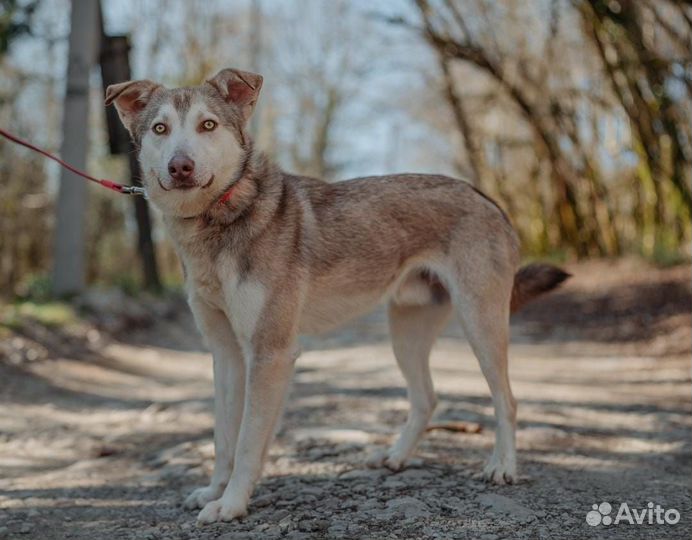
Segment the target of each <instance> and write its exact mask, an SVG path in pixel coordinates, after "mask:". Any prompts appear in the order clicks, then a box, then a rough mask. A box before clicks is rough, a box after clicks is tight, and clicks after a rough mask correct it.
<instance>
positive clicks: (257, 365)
mask: <svg viewBox="0 0 692 540" xmlns="http://www.w3.org/2000/svg"><path fill="white" fill-rule="evenodd" d="M294 360H295V357H294V354H293V351H292V349H291V348H290V347H285V348H284V347H281V348H276V349H273V350H270V351H266V352H263V353H256V354H254V355H253V358H252V359H251V360H250V362H249V363H248V367H247V369H248V373H247V388H246V392H245V406H244V408H243V421H242V424H241V427H240V433H239V435H238V444H237V446H236V452H235V465H234V467H233V473H232V474H231V479H230V481H229V482H228V485H227V486H226V489H225V491H224V493H223V496H222V497H221V498H220V499H219V500H216V501H212V502H210V503H209V504H207V505H206V506H205V507H204V508H203V509H202V511H201V512H200V514H199V516H198V518H197V519H198V520H199V522H201V523H212V522H214V521H230V520H232V519H234V518H236V517H240V516H243V515H245V514H246V513H247V505H248V502H249V499H250V495H251V493H252V490H253V488H254V485H255V482H256V481H257V479H258V478H259V475H260V474H261V472H262V465H263V463H264V459H265V456H266V454H267V450H268V448H269V444H270V442H271V439H272V436H273V434H274V429H275V426H276V423H277V420H278V418H279V415H280V414H281V408H282V405H283V402H284V398H285V395H286V391H287V389H288V387H289V385H290V381H291V377H292V374H293V363H294Z"/></svg>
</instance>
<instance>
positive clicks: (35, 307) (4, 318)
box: [0, 302, 78, 330]
mask: <svg viewBox="0 0 692 540" xmlns="http://www.w3.org/2000/svg"><path fill="white" fill-rule="evenodd" d="M26 319H31V320H33V321H36V322H38V323H40V324H42V325H44V326H48V327H52V328H61V327H65V326H69V325H71V324H74V323H76V322H77V320H78V318H77V315H76V313H75V311H74V308H73V307H72V306H71V305H70V304H67V303H65V302H47V303H37V302H18V303H15V304H7V305H4V306H0V327H5V328H9V329H13V330H14V329H17V328H20V327H21V325H22V321H24V320H26Z"/></svg>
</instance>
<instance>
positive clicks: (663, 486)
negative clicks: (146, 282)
mask: <svg viewBox="0 0 692 540" xmlns="http://www.w3.org/2000/svg"><path fill="white" fill-rule="evenodd" d="M686 272H688V275H689V268H688V269H686ZM681 275H682V273H681ZM676 276H677V274H676ZM675 279H679V278H678V277H676V278H675ZM590 282H591V281H590V278H589V279H586V278H583V279H580V278H579V276H577V279H575V280H574V283H573V284H571V285H570V286H569V287H567V288H566V289H565V291H564V292H563V293H560V294H562V295H563V296H562V297H560V295H555V296H554V297H553V298H550V299H546V300H545V301H544V302H543V303H542V305H541V306H539V305H537V306H536V307H535V308H534V309H535V311H534V312H530V311H529V312H528V314H527V315H526V316H525V317H523V318H522V319H520V320H518V321H517V322H516V324H515V325H514V327H513V333H514V343H513V345H512V348H511V362H510V364H511V378H512V382H513V387H514V391H515V395H516V397H517V399H518V401H519V431H518V447H519V458H520V468H521V477H520V482H519V484H518V485H516V486H509V487H496V486H489V485H486V484H485V483H483V482H481V481H479V480H476V479H475V478H474V475H475V474H476V473H477V472H478V471H479V470H480V469H481V465H482V462H483V460H484V459H485V457H486V456H487V455H488V453H489V451H490V449H491V448H492V441H493V424H494V421H493V417H492V406H491V403H490V399H489V394H488V390H487V386H486V384H485V382H484V380H483V378H482V376H481V374H480V371H479V368H478V364H477V362H476V361H475V359H474V358H473V355H472V354H471V352H470V350H469V348H468V345H467V344H466V343H465V342H464V341H463V339H461V337H460V335H459V334H458V332H456V331H455V330H454V329H451V330H450V331H449V332H448V333H446V334H445V337H443V338H442V339H441V340H440V341H439V343H438V345H437V346H436V348H435V350H434V353H433V357H432V365H433V371H434V380H435V383H436V389H437V392H438V395H439V398H440V404H439V407H438V410H437V415H436V419H437V420H439V421H465V422H472V423H478V424H480V426H481V427H482V431H481V432H480V433H461V432H455V431H445V430H437V429H436V430H432V431H430V432H429V433H428V436H427V437H426V439H425V440H424V442H423V443H422V445H421V448H420V451H419V453H418V457H419V459H418V461H417V462H416V463H415V464H414V465H413V466H412V467H410V468H409V469H406V470H404V471H403V472H400V473H396V474H394V473H391V472H389V471H387V470H384V469H375V470H371V469H367V468H365V467H364V466H363V465H362V463H363V461H364V459H365V456H366V454H367V453H368V452H369V451H371V450H372V449H373V448H374V447H375V446H377V445H382V444H385V443H387V442H388V441H389V440H390V439H391V438H392V436H393V435H394V433H395V432H396V430H397V429H398V427H400V424H401V423H402V422H403V421H404V420H405V417H406V410H407V402H406V395H405V391H404V387H403V381H402V378H401V376H400V374H399V373H398V371H397V369H396V366H395V364H394V359H393V356H392V353H391V350H390V348H389V346H388V344H387V342H386V327H385V324H384V320H383V318H382V315H381V314H380V313H376V314H374V315H371V316H370V317H367V318H365V319H362V320H360V321H357V322H356V323H354V324H353V325H352V326H351V327H349V328H348V329H346V330H344V331H342V332H339V333H336V334H332V335H329V336H326V337H324V338H320V339H313V340H310V341H306V342H305V349H306V352H305V353H304V354H303V356H302V357H301V358H300V359H299V360H298V364H297V366H298V367H297V372H296V376H295V383H294V387H293V391H292V395H291V398H290V400H289V403H288V407H287V410H286V415H285V419H284V422H283V428H282V430H281V431H280V433H279V435H278V437H277V440H276V443H275V444H274V446H273V448H272V451H271V453H270V459H269V461H268V463H267V466H266V469H265V474H264V479H263V480H262V482H261V483H260V484H259V486H258V488H257V490H256V492H255V495H254V497H253V499H252V503H251V506H250V514H249V516H248V517H246V518H244V519H242V520H240V521H237V522H233V523H228V524H221V525H213V526H207V527H204V528H198V527H197V526H196V525H195V513H194V512H188V511H185V510H183V509H182V507H181V506H180V503H181V501H182V498H183V496H184V495H185V494H186V493H187V492H188V491H190V490H191V489H193V488H194V487H197V486H198V485H201V484H203V483H204V482H205V481H206V479H207V478H208V477H209V474H210V472H211V465H212V445H211V439H210V437H211V427H212V416H211V400H210V397H211V363H210V361H209V359H208V358H207V355H206V354H204V353H203V352H202V351H201V350H199V343H198V341H197V340H196V339H195V338H193V337H189V338H186V339H184V340H182V341H183V342H184V343H185V344H186V347H185V349H186V350H176V349H172V348H166V347H162V346H154V345H152V344H151V343H153V342H154V340H153V339H149V338H150V337H151V336H150V335H149V336H147V335H144V334H143V335H142V336H136V335H135V336H129V338H128V339H127V340H121V341H117V340H113V341H111V342H110V343H109V344H107V345H105V346H103V347H100V348H99V350H98V354H95V353H94V354H91V355H90V356H89V358H88V361H85V360H84V359H83V358H69V357H68V358H60V359H56V360H49V361H41V362H34V363H33V364H30V365H28V366H21V367H13V366H9V365H7V364H2V363H0V381H1V383H0V400H1V402H2V404H1V406H0V407H1V408H0V538H24V539H29V538H30V539H34V538H36V539H62V538H75V539H84V540H86V539H119V538H136V539H142V540H145V539H150V540H155V539H156V540H158V539H161V540H163V539H178V538H180V539H212V538H223V539H234V540H235V539H242V538H257V539H265V538H266V539H272V538H290V539H301V538H305V539H308V538H316V539H319V538H377V539H381V538H411V539H418V538H464V539H465V538H469V539H482V540H492V539H499V538H526V539H535V538H551V539H552V538H579V539H582V538H689V535H690V530H691V528H692V527H691V524H692V498H691V495H690V483H691V479H692V457H691V452H690V450H691V447H692V444H691V443H692V441H691V438H690V426H691V424H692V422H691V417H690V409H691V407H690V359H689V354H688V353H687V352H684V354H683V353H682V352H681V350H680V346H679V343H677V342H679V341H680V340H683V341H684V340H688V343H689V336H688V334H684V335H681V332H683V331H682V330H680V329H679V328H677V326H676V329H674V331H673V330H671V332H672V334H669V336H670V335H674V338H673V337H670V339H669V341H667V342H666V343H671V341H670V340H672V339H675V340H677V342H676V343H677V345H676V346H675V347H673V348H672V349H671V350H672V351H673V352H670V350H669V349H670V347H664V346H662V345H661V344H660V343H659V344H657V345H656V344H654V345H652V338H647V340H646V341H642V342H641V343H632V342H628V343H623V342H621V341H614V342H609V341H608V340H605V339H601V338H600V337H599V339H598V340H591V339H584V336H579V335H574V329H569V328H567V329H565V328H562V327H551V330H550V332H549V334H545V333H544V330H545V329H544V327H543V326H544V325H545V324H546V323H545V317H543V319H541V316H542V315H541V314H542V313H545V311H546V310H548V313H549V314H550V310H551V309H555V310H558V309H559V307H560V305H564V302H565V301H566V300H568V299H569V298H573V297H574V295H579V294H582V293H583V294H585V291H586V289H588V288H589V287H590V285H589V283H590ZM591 293H593V294H596V293H595V292H594V291H593V290H591ZM604 294H609V293H608V291H606V292H605V293H604ZM551 302H552V304H551ZM551 306H552V308H551ZM532 313H533V315H532ZM683 315H684V314H683ZM563 316H564V315H563ZM680 316H681V314H680V313H677V312H676V313H673V314H668V315H666V318H665V320H666V321H668V322H669V319H670V317H680ZM684 316H685V317H687V315H684ZM549 319H550V317H549ZM648 321H649V322H648V323H647V324H659V322H660V321H658V319H654V320H651V319H649V320H648ZM618 324H619V323H618ZM685 324H686V325H688V326H689V320H688V319H685ZM542 325H543V326H542ZM162 335H165V331H164V330H161V331H160V332H158V333H157V337H158V338H160V337H161V336H162ZM180 335H181V334H180V333H179V332H178V333H177V338H178V341H181V340H180ZM190 336H191V335H190ZM659 337H660V336H659ZM145 342H147V343H148V344H146V345H145ZM687 347H689V345H687ZM180 348H181V347H178V349H180ZM683 349H684V347H683ZM623 351H624V352H623ZM604 501H605V502H609V503H610V504H611V505H612V508H613V510H612V512H611V513H610V514H609V516H610V517H612V518H615V516H616V513H617V512H618V509H619V506H620V504H621V503H623V502H627V503H628V505H629V507H630V508H632V509H635V510H637V511H639V510H640V509H642V508H646V507H647V503H648V502H650V501H651V502H653V503H654V504H660V505H661V506H662V507H664V508H665V509H671V508H675V509H677V510H678V511H679V512H680V514H681V518H680V521H679V523H677V524H676V525H667V524H664V525H655V524H654V525H648V524H647V525H629V524H627V523H625V522H620V523H619V524H617V525H609V526H604V525H598V526H595V527H593V526H590V525H588V524H587V522H586V520H585V517H586V514H587V512H589V511H591V510H592V505H593V504H600V503H602V502H604Z"/></svg>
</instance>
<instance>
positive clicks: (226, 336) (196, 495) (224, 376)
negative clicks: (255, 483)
mask: <svg viewBox="0 0 692 540" xmlns="http://www.w3.org/2000/svg"><path fill="white" fill-rule="evenodd" d="M190 307H191V308H192V312H193V314H194V315H195V319H196V321H197V324H198V326H199V327H200V330H201V332H202V333H203V335H204V337H205V339H206V341H207V345H208V347H209V349H210V351H211V353H212V356H213V358H214V472H213V473H212V476H211V481H210V482H209V485H208V486H206V487H201V488H198V489H196V490H194V491H193V492H192V493H191V494H190V495H189V496H188V497H187V499H185V507H186V508H188V509H193V508H203V507H204V506H205V505H206V504H207V503H208V502H209V501H213V500H215V499H218V498H219V497H220V496H221V494H222V493H223V490H224V489H225V487H226V485H227V484H228V479H229V478H230V476H231V471H232V470H233V457H234V454H235V447H236V441H237V440H238V431H239V429H240V422H241V419H242V414H243V401H244V394H245V365H244V362H243V355H242V351H241V349H240V346H239V345H238V342H237V340H236V338H235V335H234V333H233V329H232V327H231V324H230V323H229V321H228V319H227V318H226V315H225V314H224V313H223V312H222V311H220V310H218V309H216V308H214V307H211V306H209V305H207V304H205V303H203V302H201V301H199V300H192V301H191V302H190Z"/></svg>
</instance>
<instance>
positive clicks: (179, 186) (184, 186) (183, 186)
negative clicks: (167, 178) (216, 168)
mask: <svg viewBox="0 0 692 540" xmlns="http://www.w3.org/2000/svg"><path fill="white" fill-rule="evenodd" d="M151 173H152V174H153V175H154V176H155V177H156V181H157V182H158V183H159V186H160V187H161V189H162V190H164V191H173V190H179V191H189V190H191V189H194V188H199V189H206V188H208V187H209V186H211V184H212V182H214V175H213V174H212V175H211V176H210V177H209V180H207V181H206V182H205V183H204V184H198V183H197V182H195V181H194V180H193V181H191V182H185V183H175V184H173V185H172V186H171V187H166V186H164V185H163V182H162V181H161V177H160V176H159V175H158V174H156V172H155V171H154V170H153V169H152V171H151Z"/></svg>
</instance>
